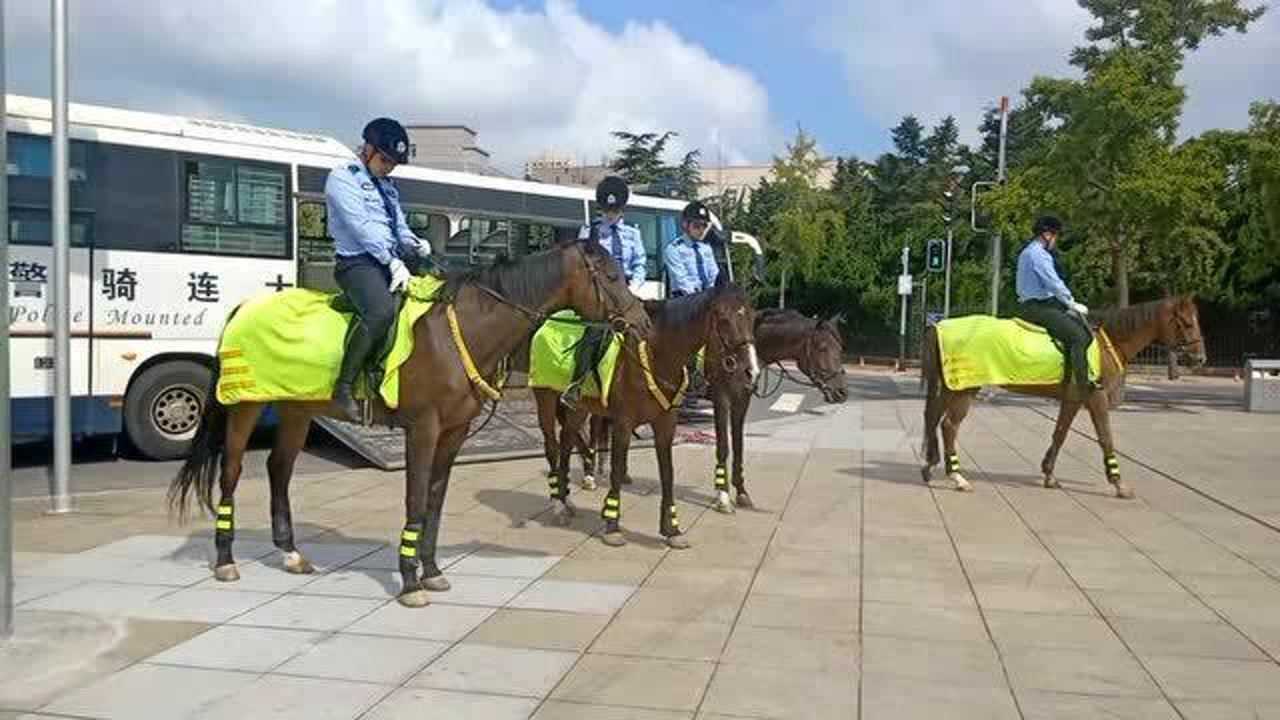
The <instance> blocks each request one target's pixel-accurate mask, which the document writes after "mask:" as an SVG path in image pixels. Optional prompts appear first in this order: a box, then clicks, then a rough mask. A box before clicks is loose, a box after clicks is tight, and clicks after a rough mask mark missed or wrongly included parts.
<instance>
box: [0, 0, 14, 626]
mask: <svg viewBox="0 0 1280 720" xmlns="http://www.w3.org/2000/svg"><path fill="white" fill-rule="evenodd" d="M5 92H6V87H5V76H4V0H0V168H7V167H8V166H9V132H8V114H7V113H8V108H6V106H5ZM0 318H3V321H0V640H4V639H5V638H8V637H9V636H10V635H12V634H13V485H12V483H13V476H12V475H11V474H10V468H9V452H10V441H9V322H8V320H9V173H8V172H0Z"/></svg>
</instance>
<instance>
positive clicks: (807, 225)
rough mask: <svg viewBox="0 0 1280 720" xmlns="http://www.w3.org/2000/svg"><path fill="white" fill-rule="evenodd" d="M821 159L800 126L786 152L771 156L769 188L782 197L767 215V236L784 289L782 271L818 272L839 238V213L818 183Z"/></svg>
mask: <svg viewBox="0 0 1280 720" xmlns="http://www.w3.org/2000/svg"><path fill="white" fill-rule="evenodd" d="M825 163H826V161H825V160H824V159H823V158H822V156H821V155H820V154H819V153H818V149H817V141H816V140H814V138H813V137H812V136H810V135H808V134H807V133H805V132H804V131H803V130H798V131H797V132H796V137H795V139H794V140H792V141H791V142H790V143H789V144H788V145H787V152H786V155H783V156H775V157H774V159H773V175H774V178H775V180H774V187H776V189H777V191H778V193H779V194H780V196H781V197H780V198H779V200H778V206H777V209H776V210H775V212H774V213H773V214H772V215H771V216H770V217H769V220H768V225H767V227H768V234H767V237H768V238H769V244H770V247H771V248H772V249H773V250H774V251H775V253H776V261H775V268H776V270H777V271H778V273H779V282H780V284H782V285H783V286H784V288H785V284H786V282H787V276H791V277H792V278H794V279H796V280H802V279H813V278H816V277H818V274H819V259H820V258H821V256H822V254H823V251H824V249H826V248H827V246H828V245H829V244H830V243H832V242H838V241H839V240H840V239H842V238H843V237H844V217H843V216H842V215H841V214H840V212H839V210H838V208H837V207H836V205H835V203H834V202H833V201H832V198H831V195H830V193H828V192H825V191H823V190H821V189H820V188H819V187H818V177H819V174H820V173H821V172H822V170H823V168H824V166H825ZM784 292H785V289H784Z"/></svg>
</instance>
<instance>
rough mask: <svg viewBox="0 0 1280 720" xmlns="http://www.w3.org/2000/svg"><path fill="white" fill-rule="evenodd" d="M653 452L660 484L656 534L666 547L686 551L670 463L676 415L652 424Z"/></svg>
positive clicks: (665, 417)
mask: <svg viewBox="0 0 1280 720" xmlns="http://www.w3.org/2000/svg"><path fill="white" fill-rule="evenodd" d="M652 426H653V444H654V450H656V451H657V453H658V479H659V480H660V481H661V482H662V506H661V509H660V510H659V511H658V533H659V534H661V535H662V536H663V537H664V538H666V539H667V547H669V548H671V549H673V550H687V549H688V548H689V540H688V538H686V537H685V536H684V534H683V533H681V532H680V518H679V517H678V516H677V515H676V494H675V468H674V467H672V463H671V444H672V443H673V442H674V441H675V438H676V414H675V412H666V413H663V414H662V415H660V416H659V417H658V418H657V419H656V420H654V421H653V423H652Z"/></svg>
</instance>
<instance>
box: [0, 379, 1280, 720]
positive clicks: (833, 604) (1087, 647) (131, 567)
mask: <svg viewBox="0 0 1280 720" xmlns="http://www.w3.org/2000/svg"><path fill="white" fill-rule="evenodd" d="M914 383H915V379H914V378H894V377H893V376H890V375H886V374H873V373H868V374H866V375H860V376H858V377H857V378H856V382H855V383H854V387H855V388H856V389H857V393H856V394H855V396H854V397H853V398H852V399H851V401H850V403H849V404H848V405H845V406H842V407H839V408H825V409H824V411H823V412H821V413H799V414H797V415H794V416H791V417H786V418H777V419H771V420H767V421H763V422H758V423H753V424H752V425H751V426H750V427H748V433H749V435H748V437H749V439H748V447H749V448H751V453H750V457H749V461H748V463H747V472H748V476H747V481H748V483H749V487H750V489H751V490H752V495H753V497H754V498H755V500H756V502H757V504H758V505H759V506H760V508H761V509H760V510H758V511H740V512H739V513H737V514H736V515H733V516H723V515H719V514H716V513H714V512H712V511H709V510H708V509H707V507H708V505H709V503H710V501H711V499H712V488H711V470H712V453H713V449H712V448H709V447H703V446H687V447H682V448H679V449H677V452H676V469H677V478H678V484H679V487H678V497H679V503H678V504H679V513H680V519H681V523H682V526H683V527H685V528H686V529H687V532H688V533H689V538H690V540H691V541H692V543H693V548H692V549H690V550H687V551H683V552H676V551H670V550H667V549H665V546H663V545H661V544H660V543H659V542H658V540H657V535H656V528H657V518H658V497H657V496H656V494H655V493H656V489H657V482H656V477H657V473H656V464H655V462H654V460H653V455H652V452H651V451H648V450H645V451H637V452H635V453H633V455H632V468H633V471H632V474H633V476H634V477H635V478H636V484H635V485H634V486H630V487H629V488H628V491H627V492H626V494H625V495H624V499H623V522H624V525H625V526H626V527H627V529H628V530H629V531H630V532H631V534H630V540H631V542H630V544H629V545H628V546H626V547H625V548H621V549H614V548H608V547H605V546H603V545H602V544H601V543H600V541H599V539H598V538H596V537H594V536H593V535H592V533H594V532H595V530H596V529H597V528H598V525H599V519H598V517H599V516H598V512H599V510H598V508H599V504H600V502H601V500H602V498H603V492H602V491H597V492H593V493H582V492H576V493H575V495H574V499H575V501H576V503H577V505H578V507H579V510H580V513H579V516H578V519H577V520H576V522H575V524H574V526H573V527H570V528H555V527H550V526H548V525H547V524H544V523H545V521H546V516H545V514H543V511H544V509H545V507H546V498H545V492H546V490H545V488H546V481H545V479H544V477H543V476H542V472H541V471H542V463H541V462H539V461H512V462H507V463H502V464H495V465H487V466H467V467H462V468H459V469H458V470H457V471H456V472H455V475H454V480H453V487H452V490H451V495H450V497H449V498H448V501H447V503H446V510H447V512H448V517H447V518H446V520H445V524H444V529H443V532H442V544H443V545H444V546H446V550H445V552H444V553H443V554H445V555H447V561H448V566H447V567H446V569H445V572H446V574H447V575H448V576H449V577H450V579H451V580H452V581H453V583H454V589H453V590H452V591H450V592H448V593H444V594H440V595H438V596H433V597H435V603H434V604H432V605H431V606H429V607H427V608H424V609H421V610H406V609H403V608H401V607H399V606H398V605H397V604H396V603H395V601H394V600H393V598H392V595H393V593H394V592H395V591H396V589H397V586H398V574H397V573H395V572H394V570H393V568H394V562H395V553H394V546H393V545H392V544H391V542H392V541H393V540H394V538H395V535H396V533H397V532H398V529H399V525H400V523H401V521H402V519H401V513H402V504H403V498H402V493H403V480H402V478H401V476H400V475H399V474H398V473H381V472H377V471H370V470H361V471H344V472H340V473H330V474H324V475H312V476H306V477H301V478H298V479H297V481H296V482H295V486H294V491H293V493H292V495H293V504H294V518H295V521H296V522H297V524H298V526H297V530H298V534H299V536H300V540H301V542H300V544H301V547H302V549H303V551H304V553H306V554H307V555H308V556H309V557H310V558H311V559H312V560H313V562H315V563H316V564H317V565H318V567H319V571H318V574H316V575H313V576H294V575H289V574H286V573H285V572H284V571H283V570H282V569H281V568H280V567H279V558H278V553H275V552H274V551H273V550H272V548H271V546H270V544H269V542H267V541H268V539H269V538H268V536H269V530H268V528H269V522H268V517H267V491H266V487H265V480H263V479H261V477H260V476H261V474H262V469H261V468H252V469H251V470H252V476H251V477H249V478H246V480H245V481H243V482H242V484H241V491H240V493H239V494H238V496H237V504H238V508H239V511H238V523H239V525H240V528H241V530H240V532H239V534H238V541H237V544H236V551H237V554H238V557H239V559H240V562H241V573H242V576H243V579H242V580H241V581H240V582H239V583H235V584H232V585H225V584H216V583H215V582H214V581H213V580H212V579H211V574H210V572H209V570H208V567H207V563H208V560H209V557H210V555H211V550H212V548H211V543H210V541H209V534H210V531H211V523H210V522H209V521H207V520H200V521H199V522H198V523H196V525H195V526H194V527H189V528H183V527H178V526H176V525H173V524H171V523H170V521H169V518H168V517H167V516H166V514H165V513H166V511H165V508H164V503H163V493H162V492H160V491H158V490H145V491H137V492H119V493H109V494H103V495H99V496H93V497H83V498H80V499H79V500H78V507H79V508H80V512H78V513H77V514H75V515H73V516H70V517H51V516H45V515H43V514H41V512H40V511H41V510H43V506H42V505H41V506H36V505H34V504H25V505H20V506H19V508H18V513H19V520H18V526H17V528H16V531H17V543H18V549H19V551H20V552H19V556H18V563H19V565H18V575H19V580H18V592H19V601H20V603H21V604H20V605H19V608H18V617H17V627H18V637H17V638H16V640H15V642H13V643H10V644H9V645H7V646H3V647H0V718H8V717H31V718H39V717H75V718H128V719H129V720H138V719H145V718H165V719H166V720H167V719H170V718H184V717H200V718H210V717H218V718H254V719H255V720H256V719H257V718H292V717H298V718H303V717H305V718H335V719H352V718H366V719H377V720H385V719H387V718H402V717H403V718H409V717H413V718H419V717H423V716H430V717H441V718H496V719H503V718H529V717H533V718H538V719H539V720H546V719H548V718H579V717H581V718H592V719H593V720H601V719H604V720H611V719H614V718H639V719H642V720H647V719H659V718H663V719H665V718H671V719H676V718H685V719H688V718H695V717H696V718H707V719H710V718H859V717H860V718H892V719H898V718H916V717H919V718H936V717H945V718H983V719H987V718H1006V717H1007V718H1018V717H1023V718H1097V717H1125V718H1178V717H1184V718H1252V717H1272V716H1280V666H1278V665H1277V663H1276V659H1275V658H1276V657H1277V653H1280V614H1277V613H1276V612H1275V610H1274V609H1275V608H1276V607H1278V606H1280V602H1278V601H1280V582H1277V577H1280V550H1277V549H1274V548H1278V547H1280V543H1276V542H1275V540H1276V532H1275V531H1274V530H1272V529H1270V528H1268V527H1266V525H1264V524H1261V522H1259V521H1262V522H1266V521H1267V520H1268V519H1269V518H1272V516H1273V515H1274V514H1275V510H1276V506H1275V504H1274V503H1275V502H1276V498H1277V493H1278V492H1280V491H1275V490H1272V489H1271V484H1270V483H1269V482H1267V481H1266V480H1265V479H1264V478H1268V477H1270V476H1271V475H1274V470H1273V469H1274V467H1276V460H1277V459H1280V458H1277V457H1276V452H1277V450H1276V447H1275V446H1276V445H1280V444H1277V443H1275V442H1274V438H1275V437H1276V434H1275V430H1276V428H1277V426H1276V424H1275V423H1276V422H1277V421H1276V420H1275V419H1274V416H1272V418H1270V419H1268V418H1266V417H1265V416H1248V415H1245V414H1243V413H1232V412H1231V411H1230V410H1228V409H1223V408H1216V407H1199V406H1194V407H1184V408H1174V409H1169V410H1161V409H1151V410H1147V409H1145V408H1140V409H1137V410H1133V411H1127V410H1126V411H1123V412H1119V413H1117V414H1116V417H1115V424H1116V432H1117V438H1118V442H1119V443H1120V447H1121V449H1122V450H1125V451H1127V452H1130V453H1132V454H1133V455H1134V456H1135V457H1137V458H1139V459H1141V460H1143V461H1145V462H1146V464H1147V465H1148V466H1150V468H1152V469H1149V468H1147V467H1142V466H1138V465H1135V464H1134V463H1133V462H1129V461H1124V462H1122V469H1123V471H1124V472H1125V473H1126V477H1127V479H1128V480H1129V481H1130V482H1131V483H1132V484H1133V486H1134V487H1135V489H1136V490H1137V492H1138V499H1137V500H1135V501H1128V502H1126V501H1120V500H1116V499H1114V498H1112V497H1111V496H1110V494H1109V490H1108V488H1107V486H1106V485H1105V481H1104V478H1103V474H1102V465H1101V459H1100V455H1099V453H1098V451H1097V449H1096V446H1093V445H1091V444H1089V443H1088V442H1087V441H1086V440H1085V439H1083V438H1079V437H1075V438H1072V439H1071V440H1069V441H1068V444H1067V447H1066V450H1065V451H1064V453H1063V456H1062V459H1061V460H1060V463H1059V473H1058V474H1059V478H1060V479H1061V480H1062V481H1063V483H1064V487H1065V490H1061V491H1049V490H1044V489H1042V488H1040V487H1039V478H1038V471H1037V469H1036V468H1037V466H1038V463H1039V457H1040V455H1041V454H1042V453H1043V451H1044V447H1045V444H1046V443H1047V441H1048V435H1049V431H1050V429H1051V427H1052V420H1051V418H1052V410H1051V409H1049V408H1048V407H1047V406H1043V405H1036V404H1030V403H1024V402H1021V401H1013V400H1009V399H1005V398H1001V399H999V400H998V401H997V402H996V403H993V404H978V405H976V406H975V408H974V411H973V413H972V414H971V415H970V417H969V419H968V420H967V422H966V424H965V426H964V429H963V432H962V434H961V446H962V448H963V451H964V452H963V454H962V458H963V460H962V462H963V465H964V468H965V471H966V473H967V474H968V477H969V479H970V481H972V482H973V483H974V485H975V487H976V491H975V492H973V493H969V494H961V493H956V492H954V491H952V490H949V489H948V488H947V487H946V486H945V483H944V482H943V481H938V482H937V483H935V485H936V487H934V488H928V487H925V486H924V485H922V484H921V483H920V482H919V472H918V460H917V457H916V454H915V449H916V448H917V447H918V445H919V425H920V414H921V402H920V400H919V399H918V398H916V397H914V396H913V393H914V387H915V386H914ZM1046 412H1047V413H1048V415H1049V418H1046V417H1045V416H1044V413H1046ZM1076 427H1077V428H1078V429H1080V430H1087V429H1088V423H1087V420H1086V419H1081V420H1080V421H1078V422H1077V426H1076ZM1171 478H1173V479H1171ZM1174 480H1177V481H1180V482H1182V483H1184V484H1185V486H1184V485H1180V484H1178V482H1175V481H1174ZM1187 486H1190V487H1191V488H1195V489H1198V490H1201V491H1202V492H1205V493H1209V494H1211V495H1215V496H1217V495H1222V496H1223V497H1222V498H1221V499H1223V500H1224V501H1226V502H1227V503H1228V504H1232V505H1235V506H1237V507H1238V508H1240V509H1243V510H1244V511H1245V512H1247V513H1248V514H1249V515H1252V516H1253V517H1255V518H1257V520H1255V519H1250V518H1249V517H1246V516H1244V515H1242V514H1240V513H1239V512H1237V511H1235V510H1233V509H1231V508H1229V507H1226V506H1224V505H1223V504H1220V503H1217V502H1214V501H1212V500H1210V499H1206V498H1205V497H1204V496H1202V495H1199V494H1197V493H1196V492H1195V491H1193V490H1191V489H1188V487H1187ZM444 564H445V563H442V566H443V565H444ZM24 713H26V714H24Z"/></svg>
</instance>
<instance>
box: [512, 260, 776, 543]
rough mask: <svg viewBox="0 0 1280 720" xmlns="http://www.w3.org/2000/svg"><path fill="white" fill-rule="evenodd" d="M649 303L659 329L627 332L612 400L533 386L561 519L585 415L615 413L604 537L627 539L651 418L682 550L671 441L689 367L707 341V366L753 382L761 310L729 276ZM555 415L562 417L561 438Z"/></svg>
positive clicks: (667, 514)
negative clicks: (641, 433) (643, 437)
mask: <svg viewBox="0 0 1280 720" xmlns="http://www.w3.org/2000/svg"><path fill="white" fill-rule="evenodd" d="M645 308H646V310H648V311H649V313H650V315H651V317H652V318H653V325H654V327H653V332H652V334H650V336H649V337H648V339H647V341H646V342H645V343H644V344H641V343H640V341H639V339H638V338H637V337H635V336H632V337H628V338H626V339H625V341H624V345H623V351H622V353H621V354H620V356H619V358H618V364H617V367H616V369H615V370H614V379H613V385H612V387H611V388H610V390H609V398H608V400H609V403H608V406H607V407H606V406H605V405H604V404H603V403H602V402H601V401H600V399H599V398H583V400H582V401H581V402H580V403H579V404H578V405H577V407H575V408H574V409H572V410H567V411H560V410H559V406H560V395H559V393H558V392H556V391H555V390H552V389H549V388H536V389H535V390H534V391H533V393H534V398H535V399H536V401H537V405H538V422H539V424H540V425H541V426H542V434H543V439H544V442H545V443H546V446H547V456H548V458H556V463H555V471H556V472H555V478H554V479H553V480H552V481H551V502H552V512H553V514H554V516H555V518H556V521H557V522H559V523H562V524H565V523H568V522H569V520H570V518H571V517H572V516H573V515H574V514H576V510H575V508H574V507H573V505H572V504H571V503H570V502H569V457H570V453H571V451H572V449H573V446H574V445H575V444H577V443H578V442H579V441H580V439H581V428H582V424H583V421H584V420H585V419H586V418H587V416H588V415H589V414H590V415H595V416H599V417H602V418H609V419H610V420H611V421H612V422H611V423H610V425H611V435H612V441H613V442H612V447H613V451H612V453H611V454H610V458H611V460H612V468H611V472H610V476H609V479H610V488H609V493H608V495H607V496H606V497H605V500H604V508H603V511H602V513H601V514H602V516H603V517H604V520H605V532H604V536H603V540H604V542H605V543H606V544H608V545H613V546H618V545H623V544H625V542H626V540H625V539H624V537H623V535H622V530H621V526H620V519H621V516H622V496H621V493H622V485H623V484H624V483H625V482H626V481H627V480H626V478H627V451H628V449H629V447H630V446H631V433H632V431H633V430H634V429H635V428H637V427H639V426H640V425H643V424H648V425H649V426H650V427H652V428H653V436H654V444H655V451H656V452H657V456H658V476H659V479H660V481H661V483H662V505H661V509H660V510H659V520H658V532H659V534H661V535H662V536H663V537H664V538H665V539H666V543H667V545H668V546H670V547H672V548H676V549H683V548H687V547H689V541H688V540H687V539H686V538H685V537H684V535H683V534H682V533H681V531H680V522H679V519H678V518H677V516H676V505H675V495H674V478H673V474H672V473H673V471H672V461H671V445H672V443H673V441H674V440H675V430H676V419H677V418H676V415H677V412H678V410H679V405H680V400H681V396H682V395H683V393H684V391H685V389H686V385H687V383H688V377H687V376H686V372H685V368H686V366H687V365H688V362H689V360H690V358H692V357H693V355H694V353H696V352H698V349H699V348H701V347H703V346H706V364H707V365H708V366H712V365H714V366H717V367H720V368H723V371H724V373H725V378H726V382H730V383H737V384H739V385H741V386H742V387H744V388H750V386H751V384H752V383H753V382H754V381H755V375H756V373H757V372H758V361H757V359H756V351H755V344H754V339H753V332H752V328H753V326H754V315H755V312H754V310H752V308H751V303H750V300H749V299H748V298H747V295H746V293H744V292H743V291H742V290H741V289H740V288H738V287H737V286H735V285H732V284H729V283H723V284H720V285H718V286H716V287H715V288H713V289H711V290H706V291H703V292H700V293H696V294H694V295H688V296H685V297H681V298H675V299H672V300H666V301H650V302H646V303H645ZM557 416H559V418H557ZM557 419H560V421H561V423H562V427H561V429H560V437H559V438H558V439H557V438H556V436H555V429H556V421H557Z"/></svg>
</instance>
